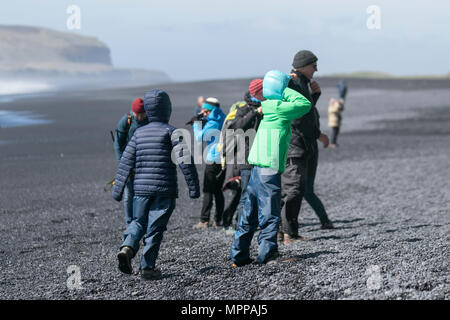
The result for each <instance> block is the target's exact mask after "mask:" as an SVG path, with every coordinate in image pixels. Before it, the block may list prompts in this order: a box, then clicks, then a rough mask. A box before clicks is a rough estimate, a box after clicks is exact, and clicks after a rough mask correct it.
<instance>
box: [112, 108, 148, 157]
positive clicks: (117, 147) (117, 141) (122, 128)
mask: <svg viewBox="0 0 450 320" xmlns="http://www.w3.org/2000/svg"><path fill="white" fill-rule="evenodd" d="M128 115H131V123H130V125H128V123H127V122H128ZM146 124H148V119H147V117H146V118H145V119H144V120H142V121H141V122H138V121H137V120H136V119H135V118H134V117H133V112H132V111H130V112H129V113H127V114H125V115H124V116H123V117H122V118H121V119H120V120H119V123H117V128H116V132H115V134H114V152H115V153H116V158H117V160H120V158H121V157H122V153H123V151H124V150H125V147H126V146H127V144H128V142H129V141H130V140H131V137H132V136H133V134H134V132H135V131H136V129H137V128H139V127H142V126H145V125H146Z"/></svg>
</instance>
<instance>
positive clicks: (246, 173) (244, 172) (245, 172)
mask: <svg viewBox="0 0 450 320" xmlns="http://www.w3.org/2000/svg"><path fill="white" fill-rule="evenodd" d="M251 173H252V169H241V189H242V191H241V200H239V205H238V208H237V216H236V218H237V221H239V217H240V216H241V214H242V210H243V209H244V203H245V200H246V199H247V187H248V182H249V181H250V175H251Z"/></svg>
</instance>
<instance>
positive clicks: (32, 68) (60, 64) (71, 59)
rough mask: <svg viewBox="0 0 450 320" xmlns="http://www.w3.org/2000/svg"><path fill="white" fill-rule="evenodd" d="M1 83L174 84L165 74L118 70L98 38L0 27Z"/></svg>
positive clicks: (28, 28)
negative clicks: (33, 81)
mask: <svg viewBox="0 0 450 320" xmlns="http://www.w3.org/2000/svg"><path fill="white" fill-rule="evenodd" d="M0 79H3V80H5V79H14V80H22V79H26V80H30V79H31V80H44V81H47V82H56V83H59V84H61V83H72V84H77V83H79V84H82V83H83V84H88V83H94V84H98V85H120V84H123V85H139V84H151V83H162V82H170V78H169V77H168V76H167V74H165V73H164V72H162V71H156V70H143V69H137V70H131V69H117V68H114V67H113V65H112V62H111V55H110V49H109V48H108V47H107V46H106V45H105V44H104V43H102V42H101V41H99V40H98V39H97V38H95V37H85V36H80V35H76V34H73V33H69V32H59V31H54V30H50V29H45V28H36V27H25V26H0Z"/></svg>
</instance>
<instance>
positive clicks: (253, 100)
mask: <svg viewBox="0 0 450 320" xmlns="http://www.w3.org/2000/svg"><path fill="white" fill-rule="evenodd" d="M262 83H263V80H262V79H254V80H252V81H251V82H250V85H249V91H247V93H246V94H245V96H244V101H245V102H246V104H245V105H244V106H243V107H240V108H237V110H236V116H235V118H234V120H233V121H232V122H231V124H230V126H229V129H233V130H237V129H242V130H243V131H244V132H246V131H247V130H250V129H253V130H254V132H255V133H256V131H257V130H258V127H259V123H260V122H261V119H262V107H261V101H264V100H265V99H264V96H263V94H262V88H263V87H262ZM250 143H251V141H250V139H249V137H248V136H246V137H245V150H244V151H245V155H244V156H245V158H244V160H245V162H244V163H237V167H238V169H239V172H240V176H241V179H240V181H241V186H240V187H241V188H240V191H241V194H240V197H239V198H237V197H236V199H239V204H238V206H237V219H238V218H239V215H240V213H241V211H242V207H243V206H244V203H245V200H246V199H247V186H248V182H249V181H250V173H251V171H252V168H253V166H252V165H251V164H249V163H248V160H247V159H248V155H249V153H250V148H251V145H250ZM238 152H241V150H238ZM234 161H235V162H238V161H239V158H238V157H237V156H235V158H234ZM232 209H234V210H232ZM235 210H236V208H235V207H234V208H231V209H230V210H229V211H227V212H224V225H225V221H226V223H227V224H228V226H230V225H231V221H232V219H233V214H234V211H235Z"/></svg>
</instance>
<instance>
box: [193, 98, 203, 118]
mask: <svg viewBox="0 0 450 320" xmlns="http://www.w3.org/2000/svg"><path fill="white" fill-rule="evenodd" d="M203 102H205V98H204V97H203V96H199V97H198V98H197V105H196V106H195V110H194V116H195V115H198V114H199V113H200V112H201V111H202V105H203Z"/></svg>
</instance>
